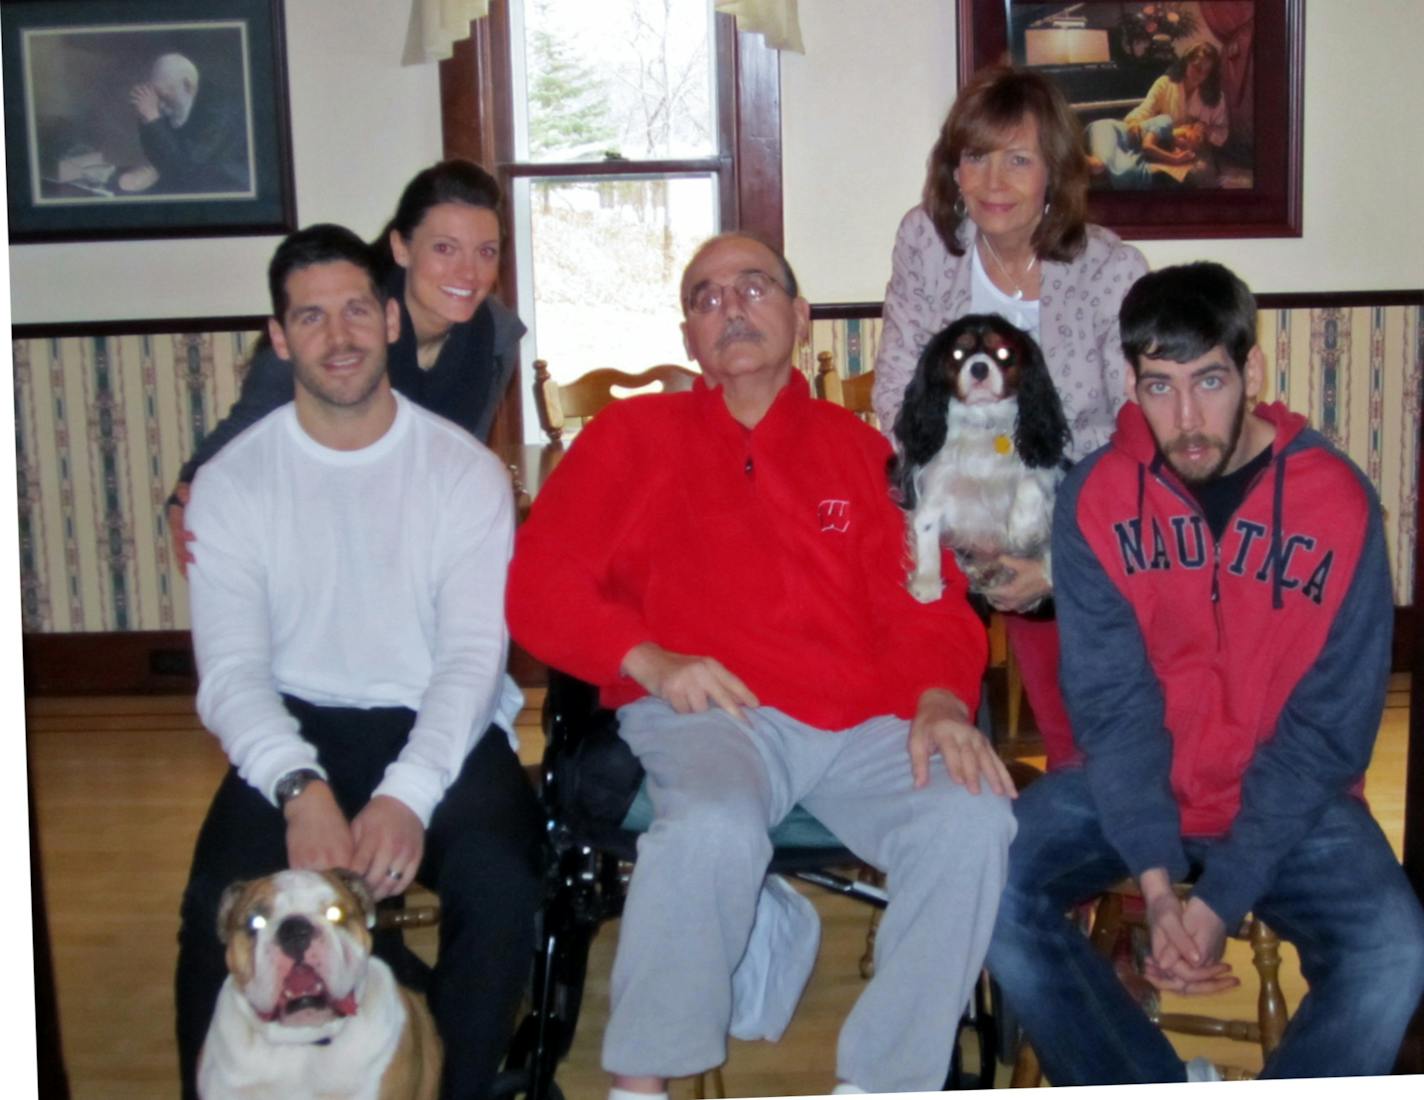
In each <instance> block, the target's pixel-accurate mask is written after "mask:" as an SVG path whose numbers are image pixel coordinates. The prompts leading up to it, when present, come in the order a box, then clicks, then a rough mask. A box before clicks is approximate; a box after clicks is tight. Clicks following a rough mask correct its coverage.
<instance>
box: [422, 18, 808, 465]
mask: <svg viewBox="0 0 1424 1100" xmlns="http://www.w3.org/2000/svg"><path fill="white" fill-rule="evenodd" d="M465 46H466V47H467V49H465V50H461V49H458V48H457V51H456V55H455V57H453V58H452V59H451V60H450V61H447V62H444V63H442V91H443V94H442V101H443V107H444V125H445V144H446V150H447V152H448V153H450V154H451V155H462V156H469V157H472V158H473V159H477V160H480V161H481V162H482V163H484V164H486V165H489V166H493V167H495V168H496V169H497V171H498V174H499V176H500V180H501V183H502V184H503V185H504V187H505V191H506V194H507V196H508V202H509V208H510V218H509V222H510V229H511V237H510V241H509V245H510V247H508V248H507V249H506V258H505V263H504V267H503V270H502V280H501V281H502V291H503V293H504V296H505V299H506V301H508V302H510V303H511V304H513V305H516V306H517V308H518V311H519V314H520V316H521V317H522V318H523V319H524V321H525V323H526V324H527V325H528V326H529V329H530V335H529V336H528V337H526V340H525V343H524V345H523V348H522V356H521V357H522V360H523V372H522V377H521V379H520V383H519V399H518V400H516V399H515V396H514V395H510V397H509V398H507V399H506V402H505V407H504V409H503V410H502V412H501V416H500V423H499V425H497V427H496V436H495V439H496V440H497V441H499V442H510V441H514V440H516V439H519V438H521V437H522V438H523V439H525V440H526V441H529V442H535V441H537V440H538V439H539V438H541V437H540V436H539V433H538V427H537V421H536V418H535V416H534V411H533V408H532V404H531V402H532V395H531V394H532V391H531V387H530V385H529V382H530V379H531V377H532V365H533V361H534V359H535V358H540V359H544V360H546V361H547V362H548V364H549V368H550V372H551V373H552V375H553V376H554V378H556V379H568V378H573V377H577V376H578V375H580V374H583V373H584V372H586V371H588V370H592V369H593V368H595V367H601V366H616V367H619V368H621V369H624V370H630V371H637V370H642V369H644V368H646V367H649V366H652V365H653V364H654V363H663V362H686V355H685V352H684V351H683V348H682V340H681V336H680V333H679V330H678V324H679V322H680V320H681V312H680V309H679V307H678V297H677V282H678V279H679V277H680V276H681V273H682V268H683V267H684V265H685V264H686V262H687V260H688V258H689V257H690V255H691V252H692V249H693V248H695V247H696V245H697V244H698V243H699V242H700V241H702V240H703V239H704V238H706V237H707V236H709V235H711V234H712V233H715V232H718V231H719V230H721V229H731V228H749V229H755V230H756V231H758V232H760V233H762V234H763V235H764V236H766V237H768V238H769V239H771V240H772V241H773V242H774V243H776V244H778V245H779V244H780V239H781V166H780V118H779V94H778V88H777V83H778V67H777V61H776V54H775V52H774V51H771V50H768V49H766V47H765V46H764V45H762V43H761V40H760V38H759V37H755V36H752V37H747V36H741V35H738V34H737V33H736V31H735V27H734V25H733V23H732V20H731V18H730V17H728V16H721V15H714V14H713V12H712V4H711V0H601V2H600V3H597V4H590V3H588V2H587V0H495V3H493V4H492V5H491V12H490V18H489V19H487V20H482V21H480V22H479V23H477V24H476V34H475V38H474V40H473V42H472V43H468V44H465ZM521 423H522V429H521Z"/></svg>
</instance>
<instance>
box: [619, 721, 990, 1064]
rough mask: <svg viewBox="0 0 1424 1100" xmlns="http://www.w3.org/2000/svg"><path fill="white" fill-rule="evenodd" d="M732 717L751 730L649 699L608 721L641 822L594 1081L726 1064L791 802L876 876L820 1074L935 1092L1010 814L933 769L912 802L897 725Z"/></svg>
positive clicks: (983, 939)
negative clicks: (863, 966)
mask: <svg viewBox="0 0 1424 1100" xmlns="http://www.w3.org/2000/svg"><path fill="white" fill-rule="evenodd" d="M746 713H747V716H748V726H749V727H750V728H747V727H743V726H741V725H738V724H737V723H736V722H735V721H733V720H732V718H731V717H730V716H729V715H728V714H727V712H726V711H723V710H718V709H713V710H709V711H707V712H705V713H703V714H685V715H684V714H677V713H676V712H675V711H673V709H672V708H671V707H669V706H668V705H667V704H666V703H664V702H662V701H661V700H659V699H654V698H645V699H640V700H638V701H637V702H636V703H631V704H629V705H628V706H625V707H623V708H622V709H621V710H620V711H619V728H620V733H621V734H622V736H623V738H624V740H625V741H627V742H628V744H629V745H630V746H631V747H632V749H633V751H634V752H635V753H636V754H637V756H638V759H639V760H641V761H642V763H643V767H644V768H646V769H647V773H648V793H649V794H650V796H651V798H652V802H653V808H654V820H653V824H652V826H651V828H649V830H648V831H647V833H645V834H644V835H643V836H642V837H641V838H640V839H639V842H638V862H637V864H636V866H635V868H634V871H633V880H632V883H631V884H630V886H629V890H628V898H627V904H626V906H625V908H624V910H623V924H622V931H621V932H620V934H619V939H618V954H617V957H616V959H615V960H614V964H613V978H612V1002H613V1004H612V1011H611V1013H610V1016H609V1020H608V1029H607V1031H606V1033H605V1035H604V1040H603V1066H604V1068H605V1069H606V1070H608V1071H609V1072H611V1073H619V1074H625V1075H629V1076H642V1075H647V1076H657V1077H682V1076H686V1075H688V1074H693V1073H700V1072H701V1071H703V1070H705V1069H708V1068H710V1067H712V1066H717V1065H720V1064H721V1063H722V1062H723V1061H725V1060H726V1051H727V1028H728V1024H729V1021H730V1019H731V1010H732V980H731V975H732V971H733V970H734V969H735V968H736V965H737V962H738V961H739V960H740V959H741V957H742V953H743V951H744V950H745V949H746V945H747V940H748V937H749V936H750V933H751V927H752V921H753V918H754V916H755V913H756V900H757V891H758V890H759V889H760V888H761V884H762V880H763V878H764V877H765V875H766V867H767V863H768V861H769V860H770V858H771V842H770V841H769V840H768V839H767V831H768V829H770V828H771V827H772V826H773V825H774V824H775V823H776V822H778V821H780V820H781V819H782V818H783V817H784V816H785V815H786V813H787V812H788V811H789V810H790V809H791V807H792V806H793V805H794V804H796V803H797V802H800V803H801V804H802V805H803V806H805V808H806V809H807V810H809V811H810V812H811V813H813V814H814V815H815V816H816V817H817V818H819V819H820V821H821V822H822V823H823V824H824V825H825V826H826V827H827V828H828V829H830V830H831V831H832V832H833V833H835V835H836V836H837V837H838V838H839V839H840V840H841V842H842V843H843V844H845V846H846V847H847V848H849V849H850V850H851V851H852V852H854V853H855V854H856V855H857V856H859V857H860V858H861V859H863V860H865V861H866V862H867V863H870V864H871V865H873V866H875V867H877V868H879V869H881V870H882V871H884V872H886V875H887V877H888V883H887V887H888V891H889V905H888V907H887V908H886V910H885V916H884V919H883V920H882V922H881V925H880V931H879V934H878V935H877V937H876V941H875V977H874V978H872V979H871V981H870V982H869V984H867V985H866V987H865V990H864V992H862V993H861V995H860V998H859V1000H857V1002H856V1004H855V1007H854V1008H853V1009H852V1010H851V1013H850V1016H849V1017H848V1018H847V1020H846V1022H845V1025H844V1027H843V1028H842V1029H841V1036H840V1044H839V1049H838V1052H837V1060H836V1072H837V1075H838V1077H839V1078H840V1079H842V1080H846V1081H850V1082H852V1083H854V1084H856V1085H858V1086H859V1087H860V1088H862V1089H865V1090H866V1091H868V1092H919V1091H928V1090H932V1089H938V1088H939V1087H940V1086H941V1085H942V1084H943V1082H944V1078H945V1075H946V1072H947V1071H948V1068H949V1059H950V1054H951V1045H952V1043H953V1041H954V1036H955V1030H956V1027H957V1024H958V1021H959V1017H960V1015H961V1013H962V1012H963V1010H964V1007H965V1005H966V1004H967V1003H968V1000H969V996H970V993H971V992H972V990H973V987H974V982H975V980H976V979H977V977H978V974H979V969H980V966H981V965H982V963H983V961H984V955H985V952H986V951H987V950H988V947H989V935H990V933H991V931H992V930H993V927H994V916H995V913H996V911H997V908H998V904H999V894H1000V891H1001V890H1002V888H1003V884H1004V876H1005V871H1006V867H1007V862H1008V851H1009V842H1010V840H1012V839H1013V834H1014V818H1013V812H1012V810H1011V808H1010V804H1009V801H1008V800H1007V799H1005V798H1003V797H1001V796H999V795H995V794H992V793H990V792H989V791H988V790H987V789H984V790H982V791H981V793H980V794H978V795H971V794H969V793H968V792H967V791H966V790H964V789H963V788H962V787H960V786H958V785H957V784H955V783H954V782H953V780H951V779H950V778H949V775H948V774H947V773H946V772H945V770H944V767H943V765H942V763H941V762H940V760H939V758H938V757H936V758H935V759H934V760H933V761H932V764H933V767H932V769H931V780H930V783H929V784H928V785H927V786H926V787H924V788H923V789H921V790H915V789H914V788H913V786H912V781H911V776H910V760H909V754H908V753H907V751H906V748H905V739H906V734H907V733H908V730H909V723H908V722H906V721H904V720H903V719H900V718H893V717H891V718H876V719H872V720H870V721H868V722H865V723H862V724H861V725H859V726H856V727H854V728H852V729H848V730H845V731H842V732H839V733H827V732H825V731H823V730H817V729H814V728H812V727H810V726H807V725H805V724H803V723H801V722H797V721H795V720H794V719H792V718H789V717H787V716H786V715H785V714H782V713H781V712H780V711H778V710H775V709H773V708H771V707H759V708H756V709H754V710H750V711H747V712H746Z"/></svg>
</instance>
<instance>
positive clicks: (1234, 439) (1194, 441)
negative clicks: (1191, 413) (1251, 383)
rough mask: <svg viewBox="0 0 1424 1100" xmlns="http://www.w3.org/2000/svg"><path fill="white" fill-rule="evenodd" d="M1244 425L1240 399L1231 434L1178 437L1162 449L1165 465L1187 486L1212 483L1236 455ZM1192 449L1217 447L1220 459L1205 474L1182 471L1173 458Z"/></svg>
mask: <svg viewBox="0 0 1424 1100" xmlns="http://www.w3.org/2000/svg"><path fill="white" fill-rule="evenodd" d="M1245 425H1246V399H1245V397H1242V398H1241V400H1240V401H1239V402H1237V405H1236V418H1235V419H1234V420H1233V421H1232V422H1231V432H1230V434H1229V435H1228V437H1227V438H1226V439H1220V438H1218V437H1216V436H1210V435H1206V434H1204V433H1202V432H1193V433H1191V434H1189V435H1179V436H1178V437H1177V438H1176V439H1174V440H1172V442H1171V443H1170V444H1168V445H1167V446H1166V447H1164V448H1162V454H1163V457H1165V458H1166V459H1167V465H1169V466H1170V467H1172V470H1173V471H1174V472H1175V473H1176V475H1177V476H1178V477H1180V478H1181V479H1182V480H1183V481H1184V482H1186V483H1187V484H1188V485H1191V486H1197V485H1204V484H1206V483H1207V482H1208V481H1212V480H1214V479H1216V478H1218V477H1220V476H1221V475H1222V474H1223V473H1225V472H1226V467H1227V464H1228V463H1230V462H1231V458H1232V456H1233V455H1235V454H1236V447H1237V444H1238V443H1240V442H1241V432H1242V430H1243V428H1244V427H1245ZM1192 447H1201V448H1203V449H1205V448H1207V447H1218V448H1220V450H1221V457H1220V458H1218V459H1217V460H1216V463H1215V464H1214V465H1213V466H1212V468H1211V469H1210V470H1207V471H1205V472H1200V471H1193V470H1188V469H1184V468H1183V467H1181V466H1179V465H1178V464H1177V461H1176V459H1175V458H1174V457H1173V456H1174V455H1175V454H1177V453H1178V452H1182V451H1186V450H1188V449H1190V448H1192Z"/></svg>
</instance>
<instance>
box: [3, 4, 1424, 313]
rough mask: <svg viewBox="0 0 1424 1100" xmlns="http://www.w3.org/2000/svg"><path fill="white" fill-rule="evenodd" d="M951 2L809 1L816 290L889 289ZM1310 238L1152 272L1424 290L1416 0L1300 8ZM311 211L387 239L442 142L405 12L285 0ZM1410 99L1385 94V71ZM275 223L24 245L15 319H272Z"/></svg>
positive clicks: (809, 276) (804, 76)
mask: <svg viewBox="0 0 1424 1100" xmlns="http://www.w3.org/2000/svg"><path fill="white" fill-rule="evenodd" d="M954 9H955V3H954V0H810V2H808V3H804V4H802V5H801V7H800V12H801V23H802V30H803V33H804V36H805V42H806V54H805V56H798V55H795V54H786V55H784V56H783V59H782V103H783V119H782V130H783V143H784V153H785V194H786V241H787V250H788V253H789V255H790V256H791V259H792V261H793V262H794V263H795V265H796V267H797V270H798V272H799V273H800V274H801V277H802V281H803V283H804V284H805V286H806V289H807V293H808V295H809V297H810V298H811V300H812V301H817V302H860V301H877V300H879V298H880V297H881V295H882V294H883V292H884V288H885V281H886V279H887V277H888V275H889V270H890V248H891V244H892V243H893V240H894V235H895V227H896V225H897V224H898V222H899V219H900V217H901V215H902V214H903V213H904V212H905V210H906V209H908V208H909V207H910V206H911V205H912V204H914V203H915V202H916V201H917V198H918V195H919V191H920V185H921V182H922V178H923V173H924V161H925V157H926V155H927V154H928V152H929V148H930V145H931V144H932V143H933V141H934V137H935V134H936V132H937V130H938V127H939V123H940V121H941V119H942V117H943V115H944V112H945V110H946V109H947V108H948V106H949V104H950V102H951V101H952V99H953V96H954V86H955V65H954V53H955V51H954V34H955V17H954ZM1307 9H1308V10H1307V20H1306V24H1307V25H1306V50H1307V56H1306V101H1305V162H1306V163H1305V180H1304V189H1305V236H1304V237H1303V238H1301V239H1298V240H1274V241H1271V240H1266V241H1247V240H1241V241H1171V242H1164V241H1152V242H1145V243H1144V244H1143V246H1142V247H1143V250H1144V251H1145V252H1146V253H1147V257H1148V259H1149V260H1150V261H1151V262H1152V263H1153V265H1161V264H1166V263H1173V262H1178V261H1181V260H1187V259H1196V258H1199V257H1212V258H1215V259H1220V260H1222V261H1223V262H1225V263H1228V264H1230V265H1232V266H1233V267H1234V268H1236V270H1238V271H1239V272H1240V273H1241V274H1242V275H1243V276H1244V277H1245V278H1246V279H1247V280H1248V281H1249V282H1250V283H1251V285H1252V286H1253V287H1255V288H1256V289H1257V290H1262V291H1299V290H1367V289H1395V288H1405V287H1410V288H1412V287H1420V286H1424V213H1421V208H1420V204H1419V202H1418V201H1417V198H1416V197H1415V196H1416V194H1417V191H1418V188H1419V184H1420V180H1421V178H1424V125H1421V123H1420V119H1421V117H1424V92H1420V91H1419V90H1417V87H1416V86H1415V85H1414V84H1413V83H1412V82H1409V81H1407V80H1405V79H1403V78H1404V76H1405V75H1406V74H1411V73H1413V72H1414V71H1415V70H1416V69H1417V67H1418V64H1419V58H1421V57H1424V4H1421V3H1419V0H1349V2H1345V0H1313V2H1312V3H1310V4H1309V5H1307ZM286 10H287V39H288V69H289V77H290V84H291V99H292V134H293V144H294V146H295V162H296V163H295V168H296V180H297V210H298V214H299V216H300V218H301V220H302V222H303V223H309V222H312V221H316V220H327V221H338V222H344V223H345V224H347V225H350V226H351V227H353V228H354V229H356V230H357V231H358V232H360V233H362V234H365V235H371V234H374V233H375V232H376V231H377V230H378V229H379V228H380V226H381V224H382V223H383V222H384V220H385V219H386V218H387V217H388V216H389V214H390V212H391V209H392V207H393V205H394V203H395V198H396V195H397V194H398V192H399V190H400V187H401V185H402V184H403V183H404V182H405V180H406V179H407V178H408V177H409V176H410V175H411V174H412V173H413V172H414V171H415V170H416V169H418V168H419V167H420V166H421V165H424V164H427V163H429V162H431V161H433V160H434V159H436V158H437V157H438V156H439V153H440V111H439V87H438V72H437V70H436V68H435V67H434V66H432V65H427V66H421V67H417V68H402V67H401V66H400V52H401V45H402V43H403V41H404V37H405V30H406V18H407V14H408V12H409V7H408V6H407V5H406V4H404V3H397V2H395V0H294V2H289V3H288V4H287V5H286ZM1381 73H1393V74H1396V77H1397V78H1398V79H1395V80H1393V81H1391V82H1390V83H1391V84H1392V86H1393V87H1394V88H1396V89H1397V88H1400V87H1406V88H1408V89H1409V90H1408V91H1407V92H1398V91H1396V92H1394V93H1393V94H1389V93H1387V92H1386V91H1385V86H1384V84H1383V83H1382V82H1381V81H1380V80H1379V79H1378V78H1377V77H1378V74H1381ZM275 243H276V242H275V239H274V238H271V237H246V238H245V237H226V238H209V239H204V240H182V241H147V242H142V241H140V242H117V243H109V244H101V243H91V244H73V245H27V246H22V247H15V248H11V249H10V264H11V291H12V299H13V305H14V320H15V321H16V322H38V321H78V320H97V319H107V318H123V319H128V318H141V317H180V316H206V315H224V314H251V313H262V312H265V310H266V308H267V302H266V295H265V292H264V289H263V280H262V272H263V270H264V269H265V266H266V262H267V259H268V257H269V256H270V255H271V251H272V248H273V247H274V245H275Z"/></svg>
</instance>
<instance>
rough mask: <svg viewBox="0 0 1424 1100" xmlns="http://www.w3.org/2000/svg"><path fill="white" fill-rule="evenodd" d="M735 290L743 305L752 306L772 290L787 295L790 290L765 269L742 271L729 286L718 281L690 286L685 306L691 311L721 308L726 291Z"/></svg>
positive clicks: (762, 299)
mask: <svg viewBox="0 0 1424 1100" xmlns="http://www.w3.org/2000/svg"><path fill="white" fill-rule="evenodd" d="M733 290H734V291H736V292H737V297H738V298H740V299H741V300H742V304H743V305H748V306H754V305H757V304H758V303H760V302H763V301H765V300H766V298H767V296H768V295H769V294H771V292H772V291H773V290H779V291H781V292H782V293H783V294H787V295H789V294H790V293H791V291H789V290H787V289H786V288H785V287H784V286H782V285H781V284H780V283H778V282H777V281H776V280H775V279H773V278H772V277H771V276H770V275H768V274H767V273H766V272H765V271H744V272H742V273H741V274H740V275H738V276H737V277H736V279H734V280H733V281H732V285H731V286H722V285H721V284H720V283H710V282H702V283H698V284H697V285H696V286H695V287H693V288H692V291H691V293H689V294H688V296H687V308H688V311H689V312H691V313H711V312H713V311H714V310H718V309H721V308H722V303H723V302H724V301H725V300H726V296H727V292H728V291H733Z"/></svg>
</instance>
